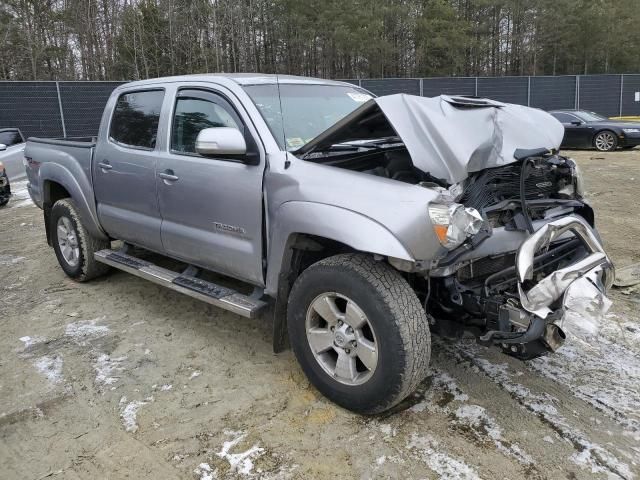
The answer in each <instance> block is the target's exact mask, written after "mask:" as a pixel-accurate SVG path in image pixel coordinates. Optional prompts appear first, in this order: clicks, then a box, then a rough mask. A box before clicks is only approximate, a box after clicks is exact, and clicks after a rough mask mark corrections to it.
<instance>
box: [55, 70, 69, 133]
mask: <svg viewBox="0 0 640 480" xmlns="http://www.w3.org/2000/svg"><path fill="white" fill-rule="evenodd" d="M56 90H57V91H58V108H59V109H60V121H61V122H62V136H63V137H64V138H67V127H66V125H65V124H64V111H63V110H62V97H61V96H60V82H56Z"/></svg>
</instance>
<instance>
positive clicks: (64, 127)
mask: <svg viewBox="0 0 640 480" xmlns="http://www.w3.org/2000/svg"><path fill="white" fill-rule="evenodd" d="M346 81H348V82H350V83H353V84H355V85H360V86H362V87H363V88H366V89H367V90H370V91H371V92H373V93H374V94H376V95H390V94H394V93H409V94H412V95H422V96H426V97H433V96H436V95H440V94H448V95H476V96H480V97H489V98H493V99H495V100H499V101H503V102H509V103H519V104H521V105H528V106H531V107H536V108H541V109H543V110H551V109H560V108H583V109H586V110H593V111H596V112H598V113H601V114H603V115H606V116H619V115H640V74H625V75H564V76H533V77H439V78H384V79H362V80H346ZM121 83H122V82H0V128H4V127H18V128H20V129H21V130H22V132H23V133H24V134H25V136H44V137H60V136H90V135H95V134H96V133H97V132H98V126H99V125H100V118H101V116H102V110H103V108H104V105H105V103H106V101H107V99H108V98H109V95H110V94H111V92H112V91H113V89H114V88H115V87H116V86H118V85H120V84H121Z"/></svg>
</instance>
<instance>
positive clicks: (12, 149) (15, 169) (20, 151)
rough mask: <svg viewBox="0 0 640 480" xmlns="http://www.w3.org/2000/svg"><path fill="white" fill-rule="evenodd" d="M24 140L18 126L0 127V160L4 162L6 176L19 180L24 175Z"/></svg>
mask: <svg viewBox="0 0 640 480" xmlns="http://www.w3.org/2000/svg"><path fill="white" fill-rule="evenodd" d="M24 146H25V140H24V136H23V135H22V132H21V131H20V129H19V128H0V162H2V163H3V164H4V168H5V170H6V174H7V178H10V179H11V180H13V181H15V180H19V179H22V178H24V177H25V171H24V165H23V164H22V159H23V158H24Z"/></svg>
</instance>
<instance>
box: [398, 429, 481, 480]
mask: <svg viewBox="0 0 640 480" xmlns="http://www.w3.org/2000/svg"><path fill="white" fill-rule="evenodd" d="M407 448H408V449H409V450H415V451H417V452H418V455H419V457H420V458H421V459H422V460H423V461H424V462H425V464H426V465H427V466H428V467H429V468H430V469H431V470H433V471H434V472H435V473H436V474H437V475H438V478H439V479H440V480H480V476H479V475H478V474H477V473H476V471H475V470H474V469H473V468H471V467H470V466H469V465H467V464H466V463H464V462H463V461H461V460H457V459H455V458H453V457H451V456H450V455H448V454H447V453H445V452H443V451H442V450H441V449H440V446H439V443H438V442H437V441H436V440H435V439H434V438H433V437H432V436H430V435H427V436H424V437H421V436H418V435H416V434H415V433H414V434H412V435H411V441H410V442H409V444H408V445H407Z"/></svg>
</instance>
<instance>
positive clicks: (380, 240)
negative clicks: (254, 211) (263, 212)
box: [266, 201, 414, 296]
mask: <svg viewBox="0 0 640 480" xmlns="http://www.w3.org/2000/svg"><path fill="white" fill-rule="evenodd" d="M274 217H275V219H274V220H275V221H274V222H273V223H272V225H271V232H272V233H271V236H270V241H269V253H268V263H267V282H266V293H267V294H268V295H272V296H275V294H276V292H277V289H278V276H279V273H280V270H281V269H282V259H283V258H284V255H285V249H286V248H288V245H289V239H290V238H291V236H292V235H294V234H308V235H316V236H318V237H323V238H327V239H330V240H335V241H337V242H340V243H343V244H345V245H348V246H350V247H351V248H353V249H354V250H358V251H362V252H369V253H374V254H379V255H384V256H388V257H395V258H400V259H403V260H409V261H413V260H414V258H413V256H412V255H411V254H410V253H409V251H408V249H407V248H406V247H405V246H404V245H403V244H402V243H401V242H400V240H398V238H396V237H395V236H394V235H393V233H391V232H390V231H389V230H388V229H387V228H385V227H384V226H383V225H381V224H380V223H378V222H376V221H375V220H373V219H371V218H369V217H367V216H365V215H362V214H361V213H357V212H354V211H352V210H348V209H345V208H341V207H337V206H334V205H327V204H323V203H315V202H304V201H291V202H286V203H284V204H282V205H281V206H280V207H279V208H278V210H277V211H276V213H275V215H274Z"/></svg>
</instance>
